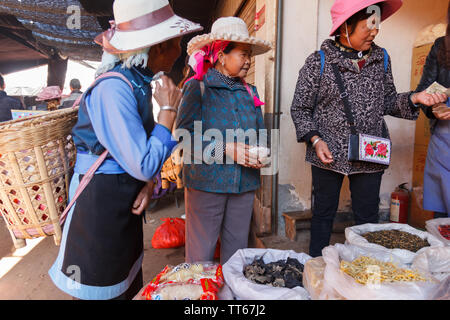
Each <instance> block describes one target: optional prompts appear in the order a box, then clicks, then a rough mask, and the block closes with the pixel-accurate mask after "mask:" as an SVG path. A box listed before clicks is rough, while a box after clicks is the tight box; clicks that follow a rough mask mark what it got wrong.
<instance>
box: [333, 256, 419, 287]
mask: <svg viewBox="0 0 450 320" xmlns="http://www.w3.org/2000/svg"><path fill="white" fill-rule="evenodd" d="M374 267H375V268H374ZM340 269H341V271H343V272H345V273H347V274H348V275H349V276H351V277H352V278H354V279H355V281H356V282H358V283H360V284H364V285H366V284H367V283H368V282H369V281H372V282H373V279H374V273H373V271H374V270H376V271H378V270H379V278H377V279H376V280H379V282H380V283H382V282H395V281H428V280H427V279H426V278H424V277H423V276H422V275H420V274H419V273H417V272H415V271H413V270H409V269H402V268H399V267H397V266H396V265H395V264H393V263H391V262H382V261H378V260H376V259H374V258H370V257H365V256H361V257H359V258H357V259H355V260H353V262H348V261H344V260H343V261H341V266H340Z"/></svg>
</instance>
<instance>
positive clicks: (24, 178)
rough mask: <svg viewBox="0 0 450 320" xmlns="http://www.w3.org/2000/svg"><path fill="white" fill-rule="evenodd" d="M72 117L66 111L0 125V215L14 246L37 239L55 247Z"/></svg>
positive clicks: (71, 151)
mask: <svg viewBox="0 0 450 320" xmlns="http://www.w3.org/2000/svg"><path fill="white" fill-rule="evenodd" d="M77 116H78V108H77V109H72V108H69V109H61V110H56V111H52V112H49V113H47V114H45V115H36V116H30V117H25V118H22V119H18V120H13V121H8V122H3V123H1V124H0V212H1V215H2V216H3V218H4V220H5V222H6V225H7V227H8V229H9V232H10V234H11V237H12V239H13V242H14V245H15V247H16V248H20V247H23V246H25V244H26V243H25V240H24V239H31V238H36V237H43V236H53V237H54V241H55V244H56V245H59V244H60V241H61V227H60V224H59V215H60V214H61V213H62V212H63V211H64V209H65V207H66V205H67V198H68V192H69V181H70V177H71V175H72V172H73V167H74V165H75V157H76V151H75V145H74V143H73V141H72V137H71V135H70V132H71V130H72V127H73V126H74V125H75V123H76V121H77Z"/></svg>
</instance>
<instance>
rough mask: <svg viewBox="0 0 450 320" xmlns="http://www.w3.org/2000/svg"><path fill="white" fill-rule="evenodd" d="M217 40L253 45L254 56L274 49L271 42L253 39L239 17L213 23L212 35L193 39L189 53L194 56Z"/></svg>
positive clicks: (203, 35) (189, 45) (190, 42)
mask: <svg viewBox="0 0 450 320" xmlns="http://www.w3.org/2000/svg"><path fill="white" fill-rule="evenodd" d="M216 40H224V41H232V42H240V43H248V44H251V45H252V55H254V56H256V55H259V54H263V53H266V52H267V51H269V50H270V49H272V44H271V43H270V42H269V41H265V40H261V39H258V38H256V37H251V36H250V35H249V34H248V28H247V25H246V24H245V22H244V20H242V19H241V18H237V17H224V18H219V19H217V20H216V21H215V22H214V23H213V25H212V27H211V33H207V34H202V35H199V36H196V37H194V38H192V40H191V41H189V43H188V46H187V53H188V55H192V54H193V53H194V52H195V51H197V50H200V49H201V48H203V47H204V46H205V45H207V44H210V43H211V42H213V41H216Z"/></svg>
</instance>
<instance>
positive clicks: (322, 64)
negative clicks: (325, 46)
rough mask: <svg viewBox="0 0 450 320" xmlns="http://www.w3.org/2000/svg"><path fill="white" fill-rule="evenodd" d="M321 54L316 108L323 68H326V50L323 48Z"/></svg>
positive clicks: (315, 101) (315, 98)
mask: <svg viewBox="0 0 450 320" xmlns="http://www.w3.org/2000/svg"><path fill="white" fill-rule="evenodd" d="M319 54H320V76H319V87H318V88H317V91H316V94H315V97H314V108H315V107H316V105H317V99H318V96H319V89H320V82H321V81H322V74H323V70H324V69H325V52H323V50H319Z"/></svg>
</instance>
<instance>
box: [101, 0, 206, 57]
mask: <svg viewBox="0 0 450 320" xmlns="http://www.w3.org/2000/svg"><path fill="white" fill-rule="evenodd" d="M113 11H114V19H115V20H114V21H110V24H111V28H110V29H109V30H107V31H105V32H103V33H101V34H100V35H98V36H97V37H96V38H95V42H96V43H98V44H99V45H101V46H103V49H104V50H105V51H107V52H109V53H112V54H118V53H125V52H131V51H136V50H139V49H144V48H147V47H151V46H153V45H155V44H158V43H161V42H164V41H167V40H170V39H172V38H177V37H181V36H183V35H186V34H189V33H193V32H197V31H201V30H203V27H202V26H201V25H199V24H197V23H194V22H191V21H189V20H187V19H184V18H181V17H179V16H177V15H176V14H175V13H174V12H173V10H172V8H171V6H170V4H169V2H168V0H151V1H149V0H115V1H114V5H113Z"/></svg>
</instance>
